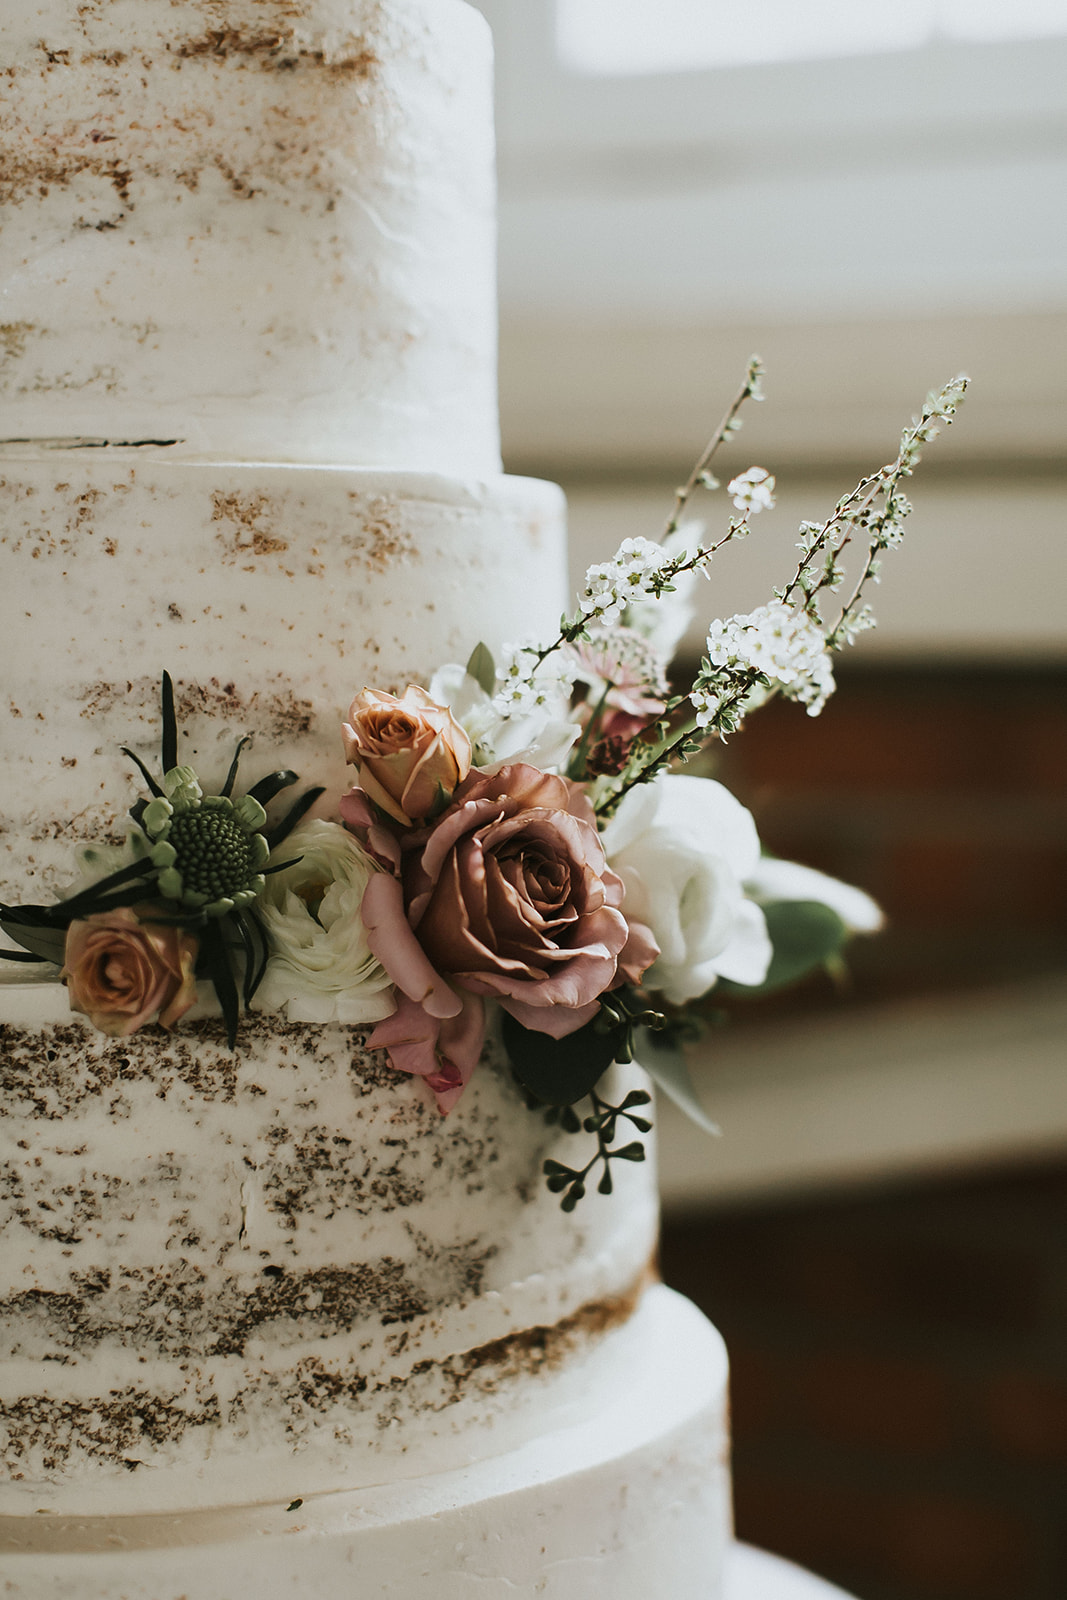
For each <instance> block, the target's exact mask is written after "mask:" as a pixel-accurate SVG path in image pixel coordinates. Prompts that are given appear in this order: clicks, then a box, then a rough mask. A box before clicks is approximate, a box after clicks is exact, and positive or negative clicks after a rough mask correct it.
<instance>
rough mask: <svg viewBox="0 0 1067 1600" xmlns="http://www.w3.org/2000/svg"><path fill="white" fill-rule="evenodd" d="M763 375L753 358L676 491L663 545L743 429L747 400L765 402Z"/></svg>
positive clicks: (761, 363)
mask: <svg viewBox="0 0 1067 1600" xmlns="http://www.w3.org/2000/svg"><path fill="white" fill-rule="evenodd" d="M762 376H763V362H762V361H761V360H760V358H759V356H750V357H749V362H748V372H747V374H746V376H745V381H744V383H743V384H742V385H741V388H740V389H739V390H738V391H737V393H736V394H735V395H734V398H733V399H732V400H731V402H730V404H729V406H728V407H727V409H726V412H725V414H724V416H723V419H722V421H721V422H720V423H719V426H718V427H717V428H716V429H715V432H714V433H713V434H712V436H711V438H710V439H709V440H708V442H707V444H706V445H705V447H704V449H703V450H702V451H701V453H700V456H699V457H698V459H697V463H696V465H695V466H694V468H693V470H692V472H691V473H690V474H689V477H688V478H687V479H686V481H685V483H684V484H683V485H682V487H681V488H680V489H678V490H676V491H675V496H674V508H673V510H672V511H671V514H670V516H669V517H668V518H667V522H666V526H665V527H664V529H663V533H662V534H661V535H660V542H661V543H663V542H664V541H665V540H666V539H668V538H670V536H671V534H672V533H676V532H677V530H678V525H679V523H680V522H681V520H682V515H683V513H684V511H685V508H686V506H687V505H688V503H689V498H690V496H691V495H692V493H693V490H694V489H695V488H696V487H697V485H698V484H699V483H700V481H701V479H702V478H703V476H704V474H705V473H706V472H707V470H708V467H709V466H710V465H711V462H712V459H713V458H714V456H715V454H716V452H717V451H718V449H719V446H720V445H721V444H723V443H724V441H725V440H726V439H728V438H729V437H730V435H731V433H736V431H737V429H738V427H739V426H740V424H739V422H738V420H737V414H738V412H739V411H740V410H741V407H742V406H743V405H744V403H745V401H746V400H749V399H755V400H762V398H763V396H762V394H761V393H760V387H759V384H760V378H761V377H762ZM682 570H684V569H683V568H679V571H682Z"/></svg>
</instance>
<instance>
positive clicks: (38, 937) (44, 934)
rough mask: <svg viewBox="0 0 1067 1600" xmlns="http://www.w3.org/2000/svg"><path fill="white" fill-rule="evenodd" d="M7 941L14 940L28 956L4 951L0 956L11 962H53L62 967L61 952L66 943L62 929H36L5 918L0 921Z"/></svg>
mask: <svg viewBox="0 0 1067 1600" xmlns="http://www.w3.org/2000/svg"><path fill="white" fill-rule="evenodd" d="M0 928H3V930H4V932H5V933H6V934H7V936H8V938H9V939H14V941H15V943H16V944H20V945H22V947H23V950H26V951H29V952H30V954H29V955H22V954H21V953H20V952H18V951H14V950H4V951H0V954H2V955H3V956H4V958H5V959H7V960H12V961H54V962H55V964H56V966H57V967H61V966H62V965H63V951H64V947H65V945H66V942H67V935H66V932H65V931H64V930H63V929H62V928H36V927H28V926H27V925H26V924H25V923H20V922H10V921H8V919H7V918H6V917H5V918H4V919H3V920H2V921H0Z"/></svg>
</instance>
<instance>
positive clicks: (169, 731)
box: [135, 672, 178, 773]
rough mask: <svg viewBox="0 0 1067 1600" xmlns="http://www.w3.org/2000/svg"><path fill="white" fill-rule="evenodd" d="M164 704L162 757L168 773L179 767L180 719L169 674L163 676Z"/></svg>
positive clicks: (165, 771) (164, 767)
mask: <svg viewBox="0 0 1067 1600" xmlns="http://www.w3.org/2000/svg"><path fill="white" fill-rule="evenodd" d="M162 702H163V704H162V712H163V738H162V742H161V744H160V755H161V759H162V761H163V771H164V773H167V772H170V771H171V770H172V769H173V768H174V767H176V766H177V765H178V718H177V716H176V714H175V711H174V684H173V683H172V682H171V677H170V673H169V672H165V673H164V674H163V691H162ZM135 759H136V758H135Z"/></svg>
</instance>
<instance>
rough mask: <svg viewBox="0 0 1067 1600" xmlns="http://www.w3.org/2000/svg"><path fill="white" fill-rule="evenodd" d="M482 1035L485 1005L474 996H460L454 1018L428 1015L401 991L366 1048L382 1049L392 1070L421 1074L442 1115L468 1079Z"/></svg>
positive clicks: (475, 1064)
mask: <svg viewBox="0 0 1067 1600" xmlns="http://www.w3.org/2000/svg"><path fill="white" fill-rule="evenodd" d="M484 1038H485V1010H484V1007H483V1006H482V1003H481V1001H480V1000H478V999H477V998H476V997H475V996H474V995H467V996H465V997H464V1000H463V1006H462V1009H461V1011H460V1012H459V1014H458V1015H457V1016H455V1017H451V1018H446V1019H442V1018H439V1017H430V1016H428V1015H427V1013H426V1012H425V1011H424V1010H423V1008H422V1007H421V1006H419V1005H416V1003H415V1002H414V1001H413V1000H409V999H408V998H407V996H406V995H401V996H399V997H398V1003H397V1009H396V1010H395V1011H394V1013H393V1015H392V1016H391V1017H386V1018H385V1020H384V1022H380V1023H379V1024H378V1026H377V1027H376V1028H375V1030H374V1032H373V1033H372V1034H371V1035H370V1037H369V1039H368V1040H367V1044H368V1047H369V1048H370V1049H372V1050H385V1051H387V1052H388V1055H389V1060H390V1063H391V1065H392V1066H393V1067H395V1069H396V1070H397V1071H398V1072H408V1073H411V1074H412V1075H413V1076H415V1077H419V1078H424V1079H425V1080H426V1083H427V1084H428V1085H429V1087H430V1089H432V1091H433V1094H434V1097H435V1099H436V1101H437V1106H438V1110H439V1111H440V1112H441V1114H442V1116H444V1115H447V1113H448V1112H449V1111H451V1109H452V1107H453V1106H454V1105H455V1103H456V1101H457V1100H458V1099H459V1097H460V1095H461V1094H462V1093H463V1090H464V1089H465V1088H466V1086H467V1084H468V1083H469V1082H470V1079H471V1075H472V1073H473V1072H474V1069H475V1067H476V1066H477V1064H478V1058H479V1056H480V1055H481V1053H482V1044H483V1042H484Z"/></svg>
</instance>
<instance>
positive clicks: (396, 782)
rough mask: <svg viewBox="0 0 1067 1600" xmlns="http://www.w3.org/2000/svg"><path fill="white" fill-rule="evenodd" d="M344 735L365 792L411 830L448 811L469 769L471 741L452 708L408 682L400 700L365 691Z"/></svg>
mask: <svg viewBox="0 0 1067 1600" xmlns="http://www.w3.org/2000/svg"><path fill="white" fill-rule="evenodd" d="M348 716H349V720H348V722H346V723H345V724H344V727H343V731H342V737H343V739H344V746H345V760H346V761H347V762H349V764H350V765H352V766H354V767H355V768H356V771H357V772H358V774H359V784H360V788H361V789H362V790H363V792H364V794H366V795H367V796H368V798H369V799H371V800H373V801H374V803H375V805H377V806H380V807H381V809H382V810H383V811H384V812H386V813H387V815H389V816H390V817H392V818H393V819H394V821H396V822H400V823H403V825H404V826H405V827H410V826H411V825H412V824H413V823H415V822H422V821H425V819H426V818H427V817H432V816H433V815H434V814H435V813H436V812H438V811H440V810H442V809H443V807H444V806H445V805H446V804H447V803H448V801H449V800H450V799H451V797H452V792H453V790H454V789H455V787H456V785H457V784H458V783H462V781H463V779H464V778H465V777H466V776H467V773H468V772H469V771H470V765H471V742H470V739H469V738H468V737H467V735H466V733H465V732H464V731H463V729H462V728H461V727H460V725H459V723H458V722H457V721H456V720H455V718H454V717H453V715H452V713H451V711H449V709H448V707H447V706H439V705H438V704H437V702H436V701H435V700H431V699H430V697H429V695H428V694H427V693H426V691H425V689H420V688H418V686H417V685H416V684H413V683H411V684H409V685H408V687H407V688H406V689H405V690H404V693H403V695H402V696H401V698H400V699H397V697H396V695H395V694H385V693H384V692H382V691H381V690H378V689H362V690H361V691H360V693H359V694H357V696H356V698H355V699H354V700H353V702H352V705H351V707H350V709H349V712H348Z"/></svg>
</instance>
